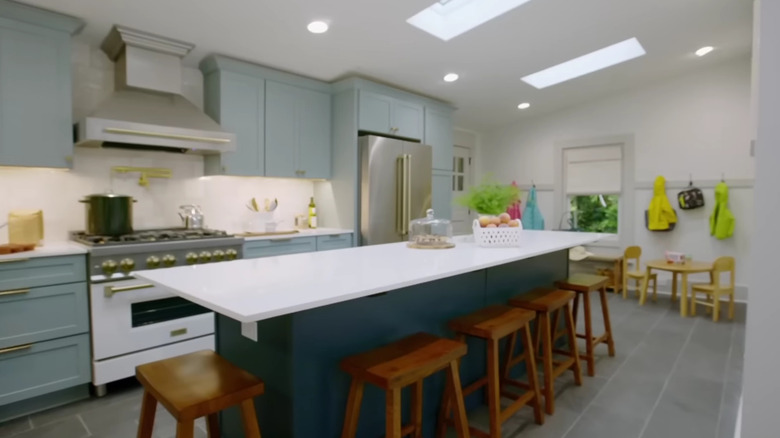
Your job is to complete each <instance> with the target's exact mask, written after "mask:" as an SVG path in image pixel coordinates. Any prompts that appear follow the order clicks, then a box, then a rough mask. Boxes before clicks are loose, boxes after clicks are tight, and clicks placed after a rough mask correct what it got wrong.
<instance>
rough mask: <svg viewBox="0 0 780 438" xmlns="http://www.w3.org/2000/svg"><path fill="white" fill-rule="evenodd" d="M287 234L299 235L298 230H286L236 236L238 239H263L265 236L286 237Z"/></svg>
mask: <svg viewBox="0 0 780 438" xmlns="http://www.w3.org/2000/svg"><path fill="white" fill-rule="evenodd" d="M287 234H298V230H284V231H271V232H259V231H258V232H247V233H239V234H236V236H238V237H263V236H284V235H287Z"/></svg>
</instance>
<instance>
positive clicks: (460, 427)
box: [447, 361, 470, 438]
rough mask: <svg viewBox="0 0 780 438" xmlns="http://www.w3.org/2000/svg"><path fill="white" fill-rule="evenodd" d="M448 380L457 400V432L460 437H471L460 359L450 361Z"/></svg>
mask: <svg viewBox="0 0 780 438" xmlns="http://www.w3.org/2000/svg"><path fill="white" fill-rule="evenodd" d="M447 382H448V385H449V386H450V394H452V395H453V397H452V398H453V399H454V400H453V401H454V402H455V433H456V436H457V437H458V438H469V437H470V433H469V423H468V419H467V417H466V405H465V404H464V403H463V391H462V389H461V383H460V370H459V366H458V361H452V362H450V367H449V368H448V369H447Z"/></svg>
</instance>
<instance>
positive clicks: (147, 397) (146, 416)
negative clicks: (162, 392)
mask: <svg viewBox="0 0 780 438" xmlns="http://www.w3.org/2000/svg"><path fill="white" fill-rule="evenodd" d="M156 412H157V399H156V398H154V396H153V395H152V394H151V393H149V391H144V398H143V401H142V402H141V420H140V421H139V422H138V438H152V432H153V431H154V414H155V413H156Z"/></svg>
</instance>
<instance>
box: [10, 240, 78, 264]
mask: <svg viewBox="0 0 780 438" xmlns="http://www.w3.org/2000/svg"><path fill="white" fill-rule="evenodd" d="M86 253H87V248H85V247H84V246H82V245H79V244H78V243H73V242H54V243H45V244H44V245H43V246H39V247H37V248H35V249H34V250H32V251H24V252H17V253H13V254H3V255H0V261H3V260H15V259H31V258H36V257H56V256H67V255H75V254H86Z"/></svg>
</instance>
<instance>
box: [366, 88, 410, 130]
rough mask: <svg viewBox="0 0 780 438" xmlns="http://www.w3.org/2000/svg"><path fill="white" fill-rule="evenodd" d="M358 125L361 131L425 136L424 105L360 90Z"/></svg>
mask: <svg viewBox="0 0 780 438" xmlns="http://www.w3.org/2000/svg"><path fill="white" fill-rule="evenodd" d="M358 106H359V112H358V114H359V115H358V127H359V129H360V130H361V131H368V132H375V133H377V134H389V135H394V136H398V137H405V138H412V139H420V140H421V139H422V138H423V122H424V121H423V107H422V106H421V105H418V104H416V103H413V102H408V101H404V100H402V99H399V98H395V97H391V96H386V95H383V94H379V93H374V92H371V91H364V90H361V91H360V102H359V104H358Z"/></svg>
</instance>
